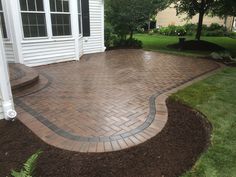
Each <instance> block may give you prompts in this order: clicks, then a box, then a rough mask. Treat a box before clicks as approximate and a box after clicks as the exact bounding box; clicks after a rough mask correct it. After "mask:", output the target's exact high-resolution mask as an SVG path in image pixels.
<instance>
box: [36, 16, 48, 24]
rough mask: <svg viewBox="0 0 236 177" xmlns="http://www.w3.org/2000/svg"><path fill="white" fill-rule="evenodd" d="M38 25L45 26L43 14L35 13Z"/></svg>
mask: <svg viewBox="0 0 236 177" xmlns="http://www.w3.org/2000/svg"><path fill="white" fill-rule="evenodd" d="M37 20H38V25H44V26H45V24H46V23H45V14H37Z"/></svg>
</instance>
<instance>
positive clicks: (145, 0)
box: [106, 0, 165, 39]
mask: <svg viewBox="0 0 236 177" xmlns="http://www.w3.org/2000/svg"><path fill="white" fill-rule="evenodd" d="M164 1H165V0H107V1H106V20H107V21H108V22H109V23H110V24H111V25H112V26H113V28H114V31H115V32H116V33H117V34H118V36H119V37H120V38H121V39H126V36H127V34H129V36H130V37H129V38H130V39H132V38H133V33H134V31H135V30H136V29H137V28H138V27H140V26H142V25H144V24H145V23H146V22H148V21H149V19H150V16H151V15H152V14H154V13H155V12H156V11H157V9H160V8H163V7H164V4H165V3H164Z"/></svg>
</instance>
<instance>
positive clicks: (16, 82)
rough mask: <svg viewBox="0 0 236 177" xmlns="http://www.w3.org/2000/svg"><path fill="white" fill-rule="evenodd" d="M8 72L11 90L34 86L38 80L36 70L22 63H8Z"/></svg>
mask: <svg viewBox="0 0 236 177" xmlns="http://www.w3.org/2000/svg"><path fill="white" fill-rule="evenodd" d="M9 72H10V82H11V88H12V90H13V92H14V91H16V90H19V89H25V88H29V87H31V86H34V85H35V84H37V83H38V81H39V74H38V72H37V71H35V70H34V69H32V68H30V67H27V66H25V65H22V64H9Z"/></svg>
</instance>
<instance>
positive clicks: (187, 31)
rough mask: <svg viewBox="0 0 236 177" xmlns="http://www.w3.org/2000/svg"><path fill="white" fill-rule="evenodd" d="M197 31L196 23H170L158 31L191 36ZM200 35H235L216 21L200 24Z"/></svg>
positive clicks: (172, 34)
mask: <svg viewBox="0 0 236 177" xmlns="http://www.w3.org/2000/svg"><path fill="white" fill-rule="evenodd" d="M196 31H197V24H192V23H189V24H185V25H183V26H174V25H170V26H168V27H162V28H160V30H159V33H160V34H162V35H167V36H185V35H188V36H192V35H195V34H196ZM202 36H231V37H233V36H235V34H233V33H232V32H228V31H227V29H226V28H225V27H224V26H222V25H219V24H217V23H212V24H211V25H210V26H209V27H208V26H207V25H203V26H202Z"/></svg>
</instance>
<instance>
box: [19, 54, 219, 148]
mask: <svg viewBox="0 0 236 177" xmlns="http://www.w3.org/2000/svg"><path fill="white" fill-rule="evenodd" d="M218 67H219V65H218V64H217V63H215V62H213V61H209V60H205V59H197V58H188V57H181V56H173V55H167V54H161V53H157V52H147V51H143V50H114V51H108V52H105V53H100V54H91V55H86V56H84V57H82V58H81V60H80V61H74V62H67V63H59V64H52V65H46V66H41V67H37V68H36V70H38V71H39V73H40V82H39V84H37V85H35V86H34V87H32V88H29V89H26V90H25V91H22V92H17V93H15V101H16V104H17V110H18V113H19V116H18V117H19V119H20V120H21V121H22V122H23V123H24V124H25V125H26V126H28V127H29V128H30V129H31V130H32V131H34V132H35V133H36V134H37V135H38V136H39V137H40V138H41V139H43V140H44V141H45V142H47V143H49V144H52V145H54V146H57V147H59V148H63V149H68V150H73V151H80V152H105V151H115V150H121V149H124V148H128V147H131V146H134V145H137V144H140V143H142V142H144V141H146V140H147V139H149V138H151V137H153V136H155V135H156V134H157V133H158V132H160V131H161V129H162V128H163V127H164V125H165V123H166V121H167V119H166V117H167V115H166V107H165V105H162V104H163V103H161V104H159V105H158V102H155V101H156V98H157V97H158V96H159V95H160V94H162V93H164V92H166V91H168V90H170V89H173V88H176V87H178V86H180V85H182V84H183V83H186V82H188V81H190V80H192V79H194V78H196V77H199V76H202V75H204V74H206V73H208V72H211V71H213V70H215V69H217V68H218ZM158 106H159V107H158ZM157 107H158V108H157ZM157 113H158V114H157ZM162 113H163V117H162Z"/></svg>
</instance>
